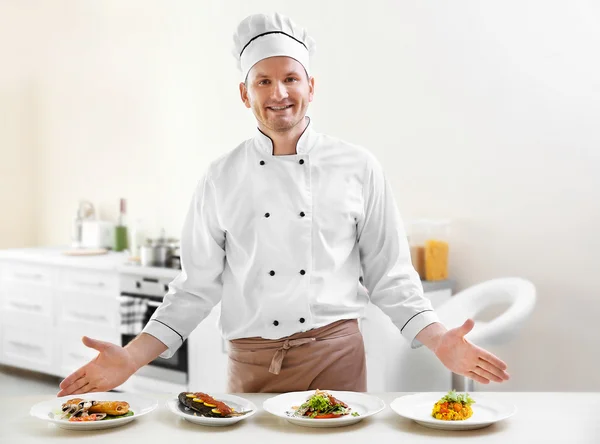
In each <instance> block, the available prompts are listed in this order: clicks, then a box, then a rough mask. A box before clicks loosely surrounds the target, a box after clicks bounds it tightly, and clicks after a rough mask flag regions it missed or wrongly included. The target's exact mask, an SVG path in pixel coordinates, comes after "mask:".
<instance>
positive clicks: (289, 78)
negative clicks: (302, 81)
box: [285, 77, 298, 82]
mask: <svg viewBox="0 0 600 444" xmlns="http://www.w3.org/2000/svg"><path fill="white" fill-rule="evenodd" d="M285 80H286V81H287V82H297V81H298V79H297V78H296V77H288V78H287V79H285Z"/></svg>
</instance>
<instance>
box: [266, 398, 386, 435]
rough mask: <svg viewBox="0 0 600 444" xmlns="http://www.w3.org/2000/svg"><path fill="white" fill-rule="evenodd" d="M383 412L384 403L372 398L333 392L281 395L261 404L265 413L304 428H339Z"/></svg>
mask: <svg viewBox="0 0 600 444" xmlns="http://www.w3.org/2000/svg"><path fill="white" fill-rule="evenodd" d="M384 408H385V403H384V402H383V401H382V400H381V399H379V398H377V397H376V396H373V395H369V394H367V393H360V392H344V391H334V390H310V391H306V392H290V393H284V394H282V395H277V396H274V397H272V398H269V399H267V400H266V401H265V402H264V403H263V409H264V410H265V411H267V412H269V413H271V414H272V415H275V416H278V417H280V418H283V419H285V420H287V421H288V422H290V423H292V424H296V425H299V426H304V427H343V426H347V425H350V424H355V423H357V422H359V421H362V420H363V419H364V418H368V417H369V416H373V415H375V414H377V413H379V412H381V411H382V410H383V409H384Z"/></svg>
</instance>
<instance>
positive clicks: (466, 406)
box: [390, 390, 517, 430]
mask: <svg viewBox="0 0 600 444" xmlns="http://www.w3.org/2000/svg"><path fill="white" fill-rule="evenodd" d="M498 398H499V397H497V396H494V394H493V393H477V394H476V395H472V394H471V395H470V394H468V393H457V392H455V391H453V390H452V391H450V392H448V393H437V392H430V393H418V394H415V395H407V396H401V397H400V398H396V399H395V400H394V401H393V402H392V403H391V404H390V407H391V408H392V410H393V411H394V412H396V413H397V414H398V415H400V416H403V417H405V418H408V419H412V420H413V421H415V422H417V423H418V424H421V425H423V426H425V427H430V428H434V429H442V430H473V429H481V428H484V427H488V426H490V425H492V424H494V423H496V422H498V421H502V420H504V419H506V418H509V417H510V416H512V415H514V414H515V413H516V412H517V408H516V406H515V405H513V404H511V403H507V402H504V401H503V400H501V399H498Z"/></svg>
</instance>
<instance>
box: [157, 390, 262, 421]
mask: <svg viewBox="0 0 600 444" xmlns="http://www.w3.org/2000/svg"><path fill="white" fill-rule="evenodd" d="M211 396H212V397H213V398H214V399H216V400H217V401H221V402H224V403H225V404H227V405H228V406H229V407H231V408H233V409H234V410H235V411H236V412H245V411H248V410H250V413H246V414H245V415H244V416H234V417H233V418H207V417H206V416H195V415H194V414H193V412H192V413H189V412H185V411H183V410H182V408H181V407H180V404H179V400H178V399H177V397H175V398H173V399H169V400H168V401H167V404H166V405H167V408H168V409H169V410H170V411H171V412H172V413H174V414H176V415H177V416H180V417H181V418H183V419H185V420H186V421H190V422H193V423H194V424H200V425H203V426H209V427H223V426H228V425H232V424H235V423H236V422H239V421H242V420H244V419H246V418H249V417H251V416H252V415H254V414H255V413H256V410H257V409H256V406H255V405H254V403H252V402H250V401H248V400H247V399H244V398H240V397H239V396H235V395H229V394H212V393H211Z"/></svg>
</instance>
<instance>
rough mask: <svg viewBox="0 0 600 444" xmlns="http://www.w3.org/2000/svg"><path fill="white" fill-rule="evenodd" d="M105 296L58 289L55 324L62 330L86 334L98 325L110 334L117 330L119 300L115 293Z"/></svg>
mask: <svg viewBox="0 0 600 444" xmlns="http://www.w3.org/2000/svg"><path fill="white" fill-rule="evenodd" d="M113 296H114V297H107V296H101V295H96V294H92V293H80V292H75V291H71V290H63V289H62V288H61V289H60V290H59V295H58V300H59V303H58V310H57V325H58V327H59V329H60V330H62V331H70V332H71V333H72V334H82V335H83V334H86V331H87V330H88V329H90V328H95V327H100V328H103V329H105V330H106V331H107V332H110V334H114V333H117V332H118V331H119V325H118V323H119V300H118V299H117V295H116V294H115V295H113Z"/></svg>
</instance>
